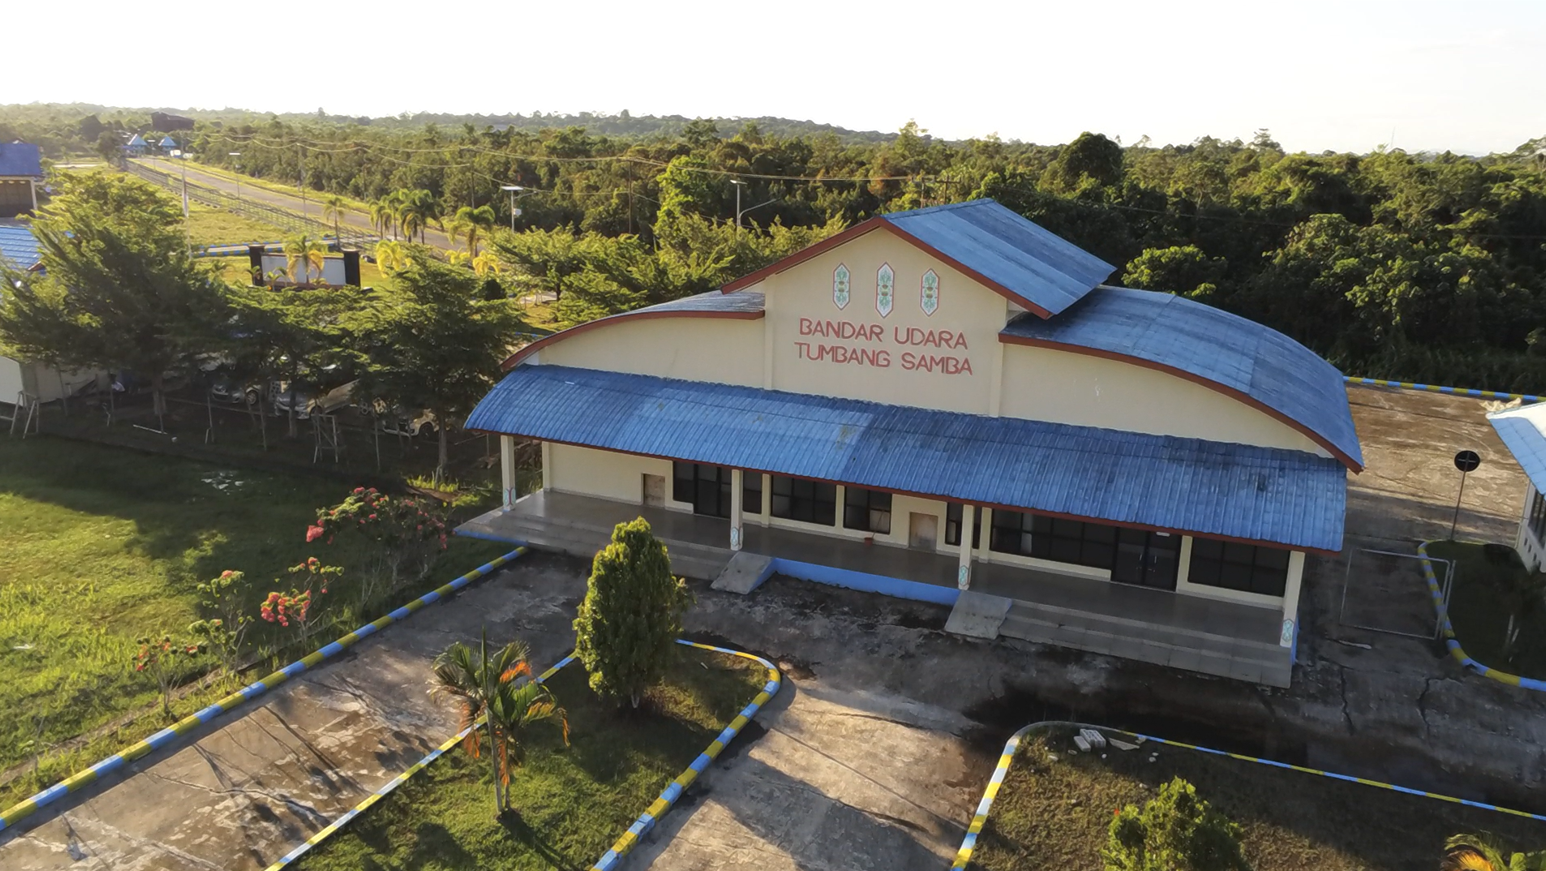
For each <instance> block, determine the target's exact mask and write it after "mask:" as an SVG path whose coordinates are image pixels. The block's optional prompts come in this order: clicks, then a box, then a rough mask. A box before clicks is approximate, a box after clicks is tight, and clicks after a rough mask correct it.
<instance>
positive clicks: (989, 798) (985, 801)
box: [950, 720, 1546, 871]
mask: <svg viewBox="0 0 1546 871" xmlns="http://www.w3.org/2000/svg"><path fill="white" fill-rule="evenodd" d="M1052 728H1069V729H1094V730H1096V731H1098V732H1101V733H1102V734H1107V735H1111V734H1115V735H1125V736H1127V737H1129V738H1132V739H1134V740H1135V741H1137V742H1138V743H1140V744H1144V743H1149V742H1153V743H1155V744H1164V745H1165V746H1167V747H1181V748H1184V749H1187V750H1196V751H1197V752H1199V753H1207V754H1209V755H1212V756H1227V757H1229V758H1230V759H1238V760H1240V761H1241V762H1254V763H1256V764H1258V765H1266V766H1270V767H1272V768H1282V769H1286V770H1288V771H1298V772H1300V773H1303V774H1318V775H1320V776H1321V777H1329V778H1331V779H1332V780H1341V781H1345V782H1347V783H1361V784H1363V785H1364V786H1377V787H1379V788H1381V789H1388V790H1391V791H1393V792H1400V793H1404V794H1406V795H1415V796H1418V797H1421V798H1432V799H1438V800H1439V801H1447V802H1450V803H1452V804H1459V805H1465V806H1466V807H1474V808H1478V809H1481V810H1488V811H1496V812H1498V813H1502V814H1509V815H1510V816H1516V817H1524V818H1525V819H1530V820H1537V821H1539V822H1546V815H1543V814H1532V813H1529V812H1528V811H1521V810H1515V809H1513V808H1507V807H1502V806H1499V805H1495V804H1488V803H1486V802H1481V801H1472V800H1470V799H1466V798H1455V797H1454V796H1452V795H1443V794H1441V793H1437V792H1428V791H1427V790H1423V789H1412V788H1411V787H1408V786H1397V785H1396V784H1394V783H1385V782H1384V781H1380V780H1369V779H1368V778H1365V777H1353V776H1352V775H1350V774H1338V773H1337V772H1335V771H1324V770H1322V769H1319V768H1307V767H1305V766H1303V765H1290V764H1289V763H1287V762H1277V761H1275V760H1272V759H1262V758H1261V757H1259V756H1247V755H1246V754H1244V753H1229V752H1227V751H1224V750H1215V749H1213V748H1212V747H1201V746H1198V745H1196V744H1187V743H1185V742H1184V741H1172V740H1170V739H1168V738H1158V737H1155V736H1153V735H1145V734H1143V733H1142V732H1129V731H1127V730H1126V729H1112V728H1109V727H1106V726H1091V725H1088V724H1086V723H1068V722H1062V721H1057V720H1048V721H1043V722H1040V723H1032V724H1031V725H1029V726H1025V727H1023V728H1021V729H1020V731H1018V732H1016V733H1014V735H1012V736H1010V738H1009V740H1008V741H1007V742H1005V744H1004V752H1003V754H1002V755H1000V756H999V760H998V766H997V767H995V768H994V769H993V777H992V779H991V780H989V781H988V788H987V791H985V792H984V793H983V796H982V801H981V803H979V804H978V805H977V813H976V815H974V816H973V817H972V823H971V826H970V827H969V828H968V829H967V832H966V838H965V840H963V841H962V842H961V849H960V851H959V852H957V853H956V859H955V863H954V864H952V865H951V866H950V867H951V871H960V869H964V868H966V866H967V865H968V864H970V863H971V859H972V851H973V850H974V849H975V848H976V846H977V835H978V833H980V832H981V831H982V828H983V826H984V825H986V824H987V821H988V811H989V810H991V809H992V807H993V799H994V798H995V797H996V796H997V795H998V791H999V787H1000V786H1001V785H1002V784H1003V782H1004V776H1005V775H1006V774H1007V773H1008V772H1009V765H1010V763H1011V762H1013V761H1014V756H1015V753H1016V751H1018V750H1019V748H1020V742H1021V741H1022V740H1023V739H1024V738H1025V736H1026V735H1028V734H1030V733H1031V732H1033V731H1036V730H1040V729H1052Z"/></svg>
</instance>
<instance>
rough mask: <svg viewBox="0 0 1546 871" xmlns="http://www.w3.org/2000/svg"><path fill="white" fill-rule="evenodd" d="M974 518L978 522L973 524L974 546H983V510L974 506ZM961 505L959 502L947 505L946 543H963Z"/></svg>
mask: <svg viewBox="0 0 1546 871" xmlns="http://www.w3.org/2000/svg"><path fill="white" fill-rule="evenodd" d="M972 512H973V514H972V518H973V520H975V521H976V522H975V523H973V524H972V547H974V548H975V547H981V546H982V545H981V542H982V512H981V511H978V510H977V507H976V506H975V505H974V506H972ZM961 522H962V512H961V505H960V503H957V502H951V503H948V504H947V505H946V506H945V544H954V545H957V546H959V545H960V544H961Z"/></svg>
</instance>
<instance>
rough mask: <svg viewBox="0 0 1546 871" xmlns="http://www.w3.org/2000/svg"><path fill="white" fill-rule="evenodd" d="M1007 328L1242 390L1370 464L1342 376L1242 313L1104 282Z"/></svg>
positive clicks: (1040, 339)
mask: <svg viewBox="0 0 1546 871" xmlns="http://www.w3.org/2000/svg"><path fill="white" fill-rule="evenodd" d="M1003 332H1004V335H1006V336H1009V337H1015V338H1023V339H1030V340H1033V341H1036V342H1050V343H1056V344H1062V345H1073V346H1077V347H1081V348H1089V349H1091V350H1095V351H1101V352H1104V353H1111V354H1120V355H1123V356H1128V357H1134V358H1136V359H1138V360H1141V361H1146V362H1149V363H1155V364H1158V365H1160V366H1165V367H1169V368H1171V369H1177V370H1180V371H1181V372H1184V373H1187V374H1188V375H1192V376H1195V377H1197V378H1199V379H1202V380H1204V381H1207V382H1211V383H1213V384H1217V385H1219V386H1221V387H1225V388H1228V389H1230V390H1233V391H1237V392H1239V393H1243V394H1245V395H1246V396H1248V397H1250V398H1251V399H1253V400H1255V401H1256V402H1258V403H1260V404H1262V405H1264V406H1266V407H1267V408H1270V409H1272V410H1273V411H1276V412H1278V413H1279V414H1281V415H1283V416H1284V417H1286V418H1287V419H1289V420H1290V421H1293V422H1295V423H1297V424H1299V425H1300V426H1301V427H1303V428H1304V429H1305V430H1307V431H1308V432H1309V434H1311V435H1312V436H1318V437H1319V438H1318V439H1317V440H1318V441H1322V442H1324V443H1327V444H1329V445H1330V446H1332V447H1334V448H1335V449H1336V450H1337V451H1341V452H1342V453H1343V454H1345V455H1346V456H1347V457H1349V458H1351V459H1352V460H1353V462H1354V463H1355V464H1356V465H1357V466H1358V467H1359V468H1362V466H1363V451H1362V450H1361V449H1360V448H1359V445H1358V431H1357V430H1356V429H1355V428H1354V426H1353V414H1352V411H1351V410H1350V409H1349V408H1348V402H1347V388H1346V386H1345V384H1344V382H1343V380H1342V373H1341V372H1338V371H1337V368H1336V367H1335V366H1333V365H1331V364H1330V363H1327V362H1326V361H1325V360H1323V359H1321V357H1320V356H1319V355H1318V354H1316V353H1315V352H1314V351H1311V350H1310V349H1309V348H1306V347H1305V346H1303V345H1301V344H1299V343H1298V342H1296V341H1294V340H1293V339H1290V338H1289V337H1287V336H1285V335H1283V334H1282V333H1280V332H1278V331H1277V330H1274V329H1272V328H1270V327H1264V326H1262V325H1261V324H1258V323H1256V322H1255V321H1251V320H1247V319H1245V318H1242V317H1240V316H1239V315H1233V314H1230V313H1229V312H1226V311H1221V310H1220V309H1216V308H1213V307H1212V306H1207V305H1203V304H1202V303H1200V302H1194V301H1192V300H1189V299H1186V298H1185V297H1180V296H1175V295H1173V294H1168V293H1158V292H1155V291H1149V290H1130V289H1127V288H1119V287H1101V288H1099V289H1097V290H1095V291H1094V292H1092V293H1090V294H1089V295H1088V296H1086V297H1085V298H1084V300H1083V301H1081V302H1080V303H1079V304H1078V305H1077V306H1074V307H1073V308H1070V309H1069V310H1068V311H1066V312H1064V313H1063V314H1061V315H1059V316H1058V317H1056V318H1053V319H1051V320H1042V319H1041V318H1038V317H1033V316H1027V315H1021V316H1019V317H1017V318H1015V319H1014V320H1012V321H1010V322H1009V324H1008V326H1006V327H1004V330H1003Z"/></svg>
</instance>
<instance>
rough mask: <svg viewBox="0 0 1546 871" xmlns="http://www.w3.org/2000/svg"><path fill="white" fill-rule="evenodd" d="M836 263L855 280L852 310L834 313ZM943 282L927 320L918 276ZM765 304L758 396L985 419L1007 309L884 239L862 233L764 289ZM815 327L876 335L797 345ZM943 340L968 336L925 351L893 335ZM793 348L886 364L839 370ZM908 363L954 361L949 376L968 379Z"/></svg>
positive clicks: (911, 249) (914, 251)
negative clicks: (780, 394) (864, 356)
mask: <svg viewBox="0 0 1546 871" xmlns="http://www.w3.org/2000/svg"><path fill="white" fill-rule="evenodd" d="M839 263H841V264H843V265H844V266H847V267H848V270H849V272H850V274H851V276H852V279H851V293H850V297H851V298H850V300H849V302H848V305H847V306H846V307H845V308H843V309H839V308H838V307H837V305H836V304H835V303H834V302H833V298H832V275H833V271H834V270H835V269H836V268H837V266H838V264H839ZM882 263H886V264H889V265H890V266H891V268H892V269H893V270H894V272H895V275H896V279H895V288H896V291H895V297H894V299H895V302H894V303H893V306H892V310H891V313H890V315H888V316H884V317H883V316H881V314H880V313H879V312H878V311H877V310H876V305H875V302H876V290H875V285H876V275H877V272H878V271H879V269H880V266H881V264H882ZM930 269H932V270H934V272H935V274H936V275H938V276H939V288H940V290H939V307H938V309H937V310H936V311H935V312H934V314H933V316H929V315H926V314H924V312H923V309H922V307H921V305H920V290H921V282H922V279H923V275H924V273H925V272H926V271H928V270H930ZM760 289H761V290H762V291H763V292H764V293H765V294H766V296H767V317H766V318H765V321H766V329H767V331H768V336H769V345H768V347H767V351H768V358H769V364H770V371H769V372H768V373H767V375H768V377H767V378H766V380H765V381H764V386H766V387H770V388H773V389H777V390H789V391H793V392H796V393H814V394H819V395H825V396H838V397H843V398H846V399H868V400H872V401H875V402H885V403H890V404H893V405H911V406H917V407H921V408H933V409H942V410H946V411H963V412H971V413H974V414H987V413H989V409H990V404H991V403H990V396H991V390H990V387H991V384H992V381H993V371H992V370H993V366H994V363H995V360H996V357H997V347H996V346H997V344H998V333H999V330H1001V329H1003V327H1004V323H1005V321H1006V319H1007V317H1008V311H1009V309H1008V302H1007V301H1006V300H1005V299H1004V298H1003V297H1002V296H999V295H998V294H996V293H994V292H993V291H991V290H988V289H987V288H985V287H982V286H981V285H979V284H977V283H976V282H974V281H972V280H970V279H968V278H967V277H966V276H964V275H962V274H961V273H960V272H958V271H956V270H955V269H952V268H951V267H949V266H947V265H945V264H944V263H943V262H941V261H939V260H937V259H935V258H933V257H931V256H929V255H928V254H926V253H924V252H923V251H922V250H920V249H919V248H917V247H916V246H914V245H911V244H909V243H908V242H906V241H904V240H902V239H899V238H897V237H896V236H895V235H893V234H892V233H890V232H888V231H885V230H875V231H873V232H870V233H866V234H865V235H863V236H860V237H858V238H857V239H854V240H852V241H850V242H847V243H846V244H843V245H841V246H839V247H837V248H834V249H832V250H831V251H827V252H825V253H823V254H820V255H818V256H816V257H813V258H811V259H810V260H807V261H805V262H804V263H801V264H799V265H797V266H794V267H792V268H790V269H788V270H786V271H784V272H781V273H779V274H777V275H773V276H770V277H769V278H767V279H766V280H764V281H763V282H762V284H761V287H760ZM801 318H809V319H810V320H811V321H813V322H822V321H832V322H849V323H852V324H855V325H859V326H863V327H871V326H879V327H880V328H881V335H880V337H878V338H877V339H874V340H862V339H843V338H835V337H821V336H815V335H801V331H800V319H801ZM898 328H900V329H901V330H902V331H903V333H904V334H905V333H906V331H907V330H908V329H909V328H916V329H918V330H921V331H927V330H934V331H936V333H937V332H938V331H941V330H948V331H949V332H951V333H952V334H955V335H964V337H965V347H964V348H959V347H957V348H947V347H927V346H917V345H910V344H899V343H898V342H897V335H896V330H897V329H898ZM797 343H804V344H806V345H808V346H810V350H809V352H808V353H809V354H815V353H817V349H818V348H819V347H820V346H828V347H841V348H843V349H845V350H847V349H857V350H860V351H869V352H874V353H876V354H877V355H879V354H882V353H883V354H884V355H885V362H886V363H887V364H888V365H879V362H880V361H879V360H874V361H868V363H867V364H853V363H839V362H833V361H831V360H830V359H808V358H803V357H802V354H801V349H800V347H799V346H798V345H797ZM904 354H911V355H915V356H919V357H924V358H952V360H953V361H954V362H953V363H947V365H949V366H951V368H952V369H954V368H955V367H956V366H960V367H961V368H962V369H964V368H965V367H966V366H969V367H970V370H971V371H970V373H969V374H968V373H966V372H965V371H962V372H960V373H959V374H945V373H944V372H943V371H939V370H938V369H936V370H935V371H924V370H922V369H917V368H912V369H910V368H908V367H907V366H906V364H905V360H904V356H903V355H904Z"/></svg>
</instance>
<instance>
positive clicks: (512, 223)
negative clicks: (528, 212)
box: [499, 184, 526, 233]
mask: <svg viewBox="0 0 1546 871" xmlns="http://www.w3.org/2000/svg"><path fill="white" fill-rule="evenodd" d="M499 189H500V190H502V191H509V192H510V232H512V233H514V232H515V194H516V192H517V191H523V190H526V188H523V187H521V186H520V185H518V184H504V185H500V186H499Z"/></svg>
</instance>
